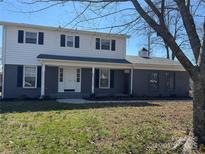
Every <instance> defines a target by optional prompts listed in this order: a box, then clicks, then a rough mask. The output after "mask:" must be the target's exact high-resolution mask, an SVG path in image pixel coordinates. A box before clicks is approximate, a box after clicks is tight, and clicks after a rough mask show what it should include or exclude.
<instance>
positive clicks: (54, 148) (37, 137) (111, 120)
mask: <svg viewBox="0 0 205 154" xmlns="http://www.w3.org/2000/svg"><path fill="white" fill-rule="evenodd" d="M191 117H192V104H191V103H186V102H180V103H178V102H172V103H154V104H151V103H131V104H112V105H109V104H97V105H96V104H89V105H84V104H82V105H71V104H59V103H55V102H44V101H25V102H21V101H16V102H3V104H1V114H0V153H28V154H32V153H49V154H50V153H51V154H52V153H53V154H56V153H83V154H86V153H105V154H109V153H116V154H120V153H150V154H151V153H174V152H173V151H171V148H172V147H173V145H174V143H175V141H176V140H177V139H178V138H180V137H183V136H185V135H186V134H187V129H189V128H190V127H191V121H192V120H191Z"/></svg>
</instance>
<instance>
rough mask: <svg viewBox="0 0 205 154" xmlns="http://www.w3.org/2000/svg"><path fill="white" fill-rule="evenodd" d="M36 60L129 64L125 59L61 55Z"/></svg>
mask: <svg viewBox="0 0 205 154" xmlns="http://www.w3.org/2000/svg"><path fill="white" fill-rule="evenodd" d="M37 58H38V59H51V60H68V61H84V62H102V63H117V64H131V63H130V62H129V61H127V60H126V59H114V58H94V57H74V56H61V55H48V54H40V55H38V56H37Z"/></svg>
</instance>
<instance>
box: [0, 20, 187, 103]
mask: <svg viewBox="0 0 205 154" xmlns="http://www.w3.org/2000/svg"><path fill="white" fill-rule="evenodd" d="M0 25H2V26H3V39H2V40H3V44H2V65H3V85H2V97H3V98H5V99H6V98H17V97H29V98H40V97H41V98H42V97H44V96H50V97H54V98H62V97H64V98H69V97H75V96H78V97H85V96H90V95H92V94H95V95H102V96H105V95H109V96H111V95H133V96H160V97H162V96H180V97H185V96H188V90H189V77H188V74H187V73H186V72H185V71H184V69H183V68H182V66H181V65H180V64H179V63H178V62H177V61H171V60H167V59H164V58H153V57H149V56H148V55H147V52H146V50H143V51H141V53H140V56H126V39H127V36H126V35H119V34H110V33H100V32H90V31H82V30H72V29H64V28H60V27H58V28H56V27H47V26H39V25H30V24H20V23H10V22H0Z"/></svg>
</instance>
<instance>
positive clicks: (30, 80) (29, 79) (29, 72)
mask: <svg viewBox="0 0 205 154" xmlns="http://www.w3.org/2000/svg"><path fill="white" fill-rule="evenodd" d="M36 85H37V67H36V66H24V81H23V87H24V88H36Z"/></svg>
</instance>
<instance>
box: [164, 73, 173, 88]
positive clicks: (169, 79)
mask: <svg viewBox="0 0 205 154" xmlns="http://www.w3.org/2000/svg"><path fill="white" fill-rule="evenodd" d="M174 82H175V74H174V72H166V73H165V86H166V87H165V89H166V90H167V91H172V90H174V85H175V84H174Z"/></svg>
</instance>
